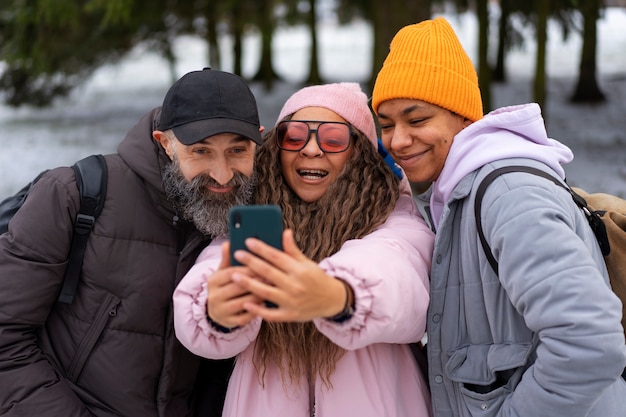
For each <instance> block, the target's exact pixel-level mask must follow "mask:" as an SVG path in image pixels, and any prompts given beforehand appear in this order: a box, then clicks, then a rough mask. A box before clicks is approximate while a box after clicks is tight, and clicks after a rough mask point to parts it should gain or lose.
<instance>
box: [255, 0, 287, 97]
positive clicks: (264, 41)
mask: <svg viewBox="0 0 626 417" xmlns="http://www.w3.org/2000/svg"><path fill="white" fill-rule="evenodd" d="M255 4H256V7H257V11H258V14H259V16H260V19H257V20H258V22H259V25H260V27H259V29H260V30H261V62H260V63H259V70H258V71H257V73H256V74H255V75H254V77H252V79H253V80H254V81H262V82H263V86H264V88H265V90H266V91H269V90H271V89H272V86H273V85H274V81H276V80H278V79H280V77H279V76H278V74H277V73H276V71H274V65H273V64H272V39H273V36H274V28H275V20H274V1H273V0H258V1H257V2H256V3H255Z"/></svg>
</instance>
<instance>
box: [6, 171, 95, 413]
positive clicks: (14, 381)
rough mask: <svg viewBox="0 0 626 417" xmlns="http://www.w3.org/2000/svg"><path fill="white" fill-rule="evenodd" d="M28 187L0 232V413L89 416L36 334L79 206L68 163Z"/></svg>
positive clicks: (51, 300) (52, 297) (53, 295)
mask: <svg viewBox="0 0 626 417" xmlns="http://www.w3.org/2000/svg"><path fill="white" fill-rule="evenodd" d="M55 172H56V173H58V174H59V175H61V176H62V177H63V180H62V181H61V180H59V179H58V178H57V177H55V175H50V174H47V175H46V176H44V177H43V178H41V179H40V180H39V181H38V182H37V183H36V184H35V186H34V187H33V189H32V190H31V192H30V193H29V196H28V198H27V200H26V202H25V204H24V205H23V206H22V207H21V208H20V210H19V211H18V212H17V213H16V214H15V216H14V217H13V219H12V220H11V223H10V224H9V231H8V232H7V233H4V234H2V235H1V236H0V277H1V279H0V381H2V383H1V384H2V389H0V414H1V415H8V416H12V415H16V416H17V415H19V416H23V415H28V416H35V415H41V416H43V415H72V416H87V415H90V414H89V413H88V412H87V410H86V408H85V406H84V405H83V404H82V402H81V401H80V400H79V398H78V397H77V396H76V394H74V392H73V391H72V389H71V388H70V386H69V383H68V381H67V380H66V379H65V378H64V377H63V376H62V373H61V372H58V371H57V370H56V369H55V368H54V367H53V366H52V364H51V363H50V362H49V361H48V359H47V358H46V356H45V355H44V354H43V353H42V349H41V348H40V346H39V341H38V340H39V338H38V333H39V332H40V331H41V330H42V328H43V327H44V326H45V323H46V319H47V316H48V314H49V312H50V310H51V309H52V308H53V307H54V305H55V303H56V299H57V296H58V294H59V291H60V288H61V283H62V281H63V275H64V272H65V266H66V258H67V254H68V252H69V246H70V240H71V236H72V227H73V226H72V219H73V217H74V216H75V213H76V211H77V208H78V191H77V188H76V184H75V182H74V181H73V174H72V173H71V169H69V168H65V169H60V170H55Z"/></svg>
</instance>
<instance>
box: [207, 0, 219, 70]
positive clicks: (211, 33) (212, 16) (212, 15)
mask: <svg viewBox="0 0 626 417" xmlns="http://www.w3.org/2000/svg"><path fill="white" fill-rule="evenodd" d="M216 4H217V3H216V2H214V1H210V0H209V1H208V2H207V4H206V5H205V6H204V18H205V19H206V41H207V46H208V48H209V56H208V59H209V66H210V67H211V68H213V69H217V70H219V69H221V67H222V59H221V54H220V47H219V39H218V37H217V10H216V9H217V8H216V7H215V6H216Z"/></svg>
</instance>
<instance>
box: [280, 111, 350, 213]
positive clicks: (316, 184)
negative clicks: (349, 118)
mask: <svg viewBox="0 0 626 417" xmlns="http://www.w3.org/2000/svg"><path fill="white" fill-rule="evenodd" d="M291 120H317V121H319V122H344V123H345V122H346V121H345V120H344V119H343V118H342V117H340V116H339V115H338V114H337V113H335V112H333V111H331V110H328V109H325V108H323V107H306V108H304V109H301V110H298V111H297V112H296V113H294V114H293V116H292V117H291ZM308 124H309V127H310V128H312V129H317V126H318V125H319V123H315V122H309V123H308ZM311 135H312V136H310V137H309V138H310V140H309V141H308V142H307V144H306V145H305V146H304V148H302V149H301V150H300V151H297V152H292V151H285V150H281V151H280V163H281V167H282V174H283V177H284V178H285V182H286V183H287V184H288V185H289V187H290V188H291V189H292V190H293V191H294V192H295V193H296V194H297V195H298V197H300V198H301V199H302V200H303V201H306V202H308V203H310V202H313V201H317V200H319V199H320V198H321V197H322V196H323V195H324V194H325V193H326V191H327V190H328V187H330V185H331V184H333V183H334V182H335V180H336V179H337V177H338V176H339V175H340V174H341V171H342V170H343V166H344V164H345V162H346V160H347V159H348V157H349V156H350V153H351V152H352V146H350V147H349V148H348V149H347V150H346V151H345V152H339V153H324V152H322V150H321V149H320V148H319V146H318V144H317V141H316V140H315V136H314V135H315V133H311Z"/></svg>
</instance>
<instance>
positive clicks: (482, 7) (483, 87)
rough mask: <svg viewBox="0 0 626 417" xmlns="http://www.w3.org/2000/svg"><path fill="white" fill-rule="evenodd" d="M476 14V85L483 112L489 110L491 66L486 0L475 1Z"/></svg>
mask: <svg viewBox="0 0 626 417" xmlns="http://www.w3.org/2000/svg"><path fill="white" fill-rule="evenodd" d="M476 10H477V15H478V85H479V86H480V95H481V98H482V100H483V113H488V112H489V111H490V110H491V68H490V66H489V59H488V52H489V10H488V9H487V0H478V1H477V2H476Z"/></svg>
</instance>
